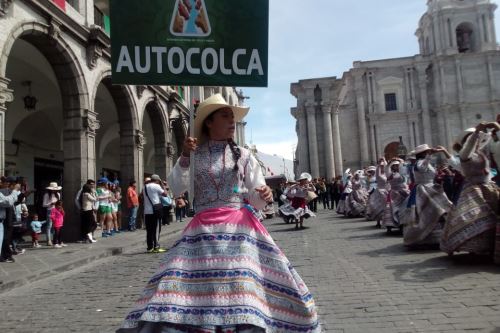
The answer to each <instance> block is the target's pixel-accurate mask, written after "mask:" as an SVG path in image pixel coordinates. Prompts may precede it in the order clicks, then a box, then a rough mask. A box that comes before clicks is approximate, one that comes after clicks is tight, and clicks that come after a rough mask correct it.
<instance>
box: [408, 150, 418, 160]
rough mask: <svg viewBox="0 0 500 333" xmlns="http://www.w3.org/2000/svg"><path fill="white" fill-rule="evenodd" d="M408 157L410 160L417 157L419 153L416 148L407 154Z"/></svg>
mask: <svg viewBox="0 0 500 333" xmlns="http://www.w3.org/2000/svg"><path fill="white" fill-rule="evenodd" d="M406 158H407V159H409V160H411V159H413V160H414V159H415V158H417V154H416V153H415V151H414V150H412V151H411V152H409V153H408V155H406Z"/></svg>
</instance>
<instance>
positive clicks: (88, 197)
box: [78, 184, 97, 243]
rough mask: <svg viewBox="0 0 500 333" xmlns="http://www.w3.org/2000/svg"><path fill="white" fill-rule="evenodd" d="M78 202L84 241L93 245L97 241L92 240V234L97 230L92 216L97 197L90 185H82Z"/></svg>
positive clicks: (93, 215)
mask: <svg viewBox="0 0 500 333" xmlns="http://www.w3.org/2000/svg"><path fill="white" fill-rule="evenodd" d="M78 201H79V202H80V207H81V218H82V230H83V232H84V234H85V237H86V238H85V241H88V242H90V243H95V242H97V241H96V240H95V239H94V237H93V234H94V231H95V229H96V228H97V222H96V219H95V214H94V206H95V203H96V201H97V196H96V193H95V191H94V189H93V187H92V185H90V184H85V185H83V187H82V190H81V192H80V198H79V200H78Z"/></svg>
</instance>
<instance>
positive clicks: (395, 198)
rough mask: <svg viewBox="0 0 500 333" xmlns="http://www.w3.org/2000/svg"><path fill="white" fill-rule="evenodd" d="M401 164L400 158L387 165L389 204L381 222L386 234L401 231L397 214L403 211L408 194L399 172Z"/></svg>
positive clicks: (403, 179) (403, 178)
mask: <svg viewBox="0 0 500 333" xmlns="http://www.w3.org/2000/svg"><path fill="white" fill-rule="evenodd" d="M402 163H403V160H401V159H400V158H394V159H392V160H391V162H390V163H389V170H390V173H389V176H388V177H387V182H388V183H389V185H390V186H391V189H390V191H389V197H388V201H389V203H388V205H387V206H386V209H385V211H384V219H383V222H382V225H383V226H384V227H385V228H386V229H387V232H388V233H390V232H391V231H392V228H399V229H401V225H400V219H399V212H400V211H401V209H403V207H404V204H405V200H406V198H407V197H408V195H409V194H410V190H409V189H408V185H407V183H406V178H405V177H404V176H403V175H401V173H400V172H399V168H400V166H401V164H402Z"/></svg>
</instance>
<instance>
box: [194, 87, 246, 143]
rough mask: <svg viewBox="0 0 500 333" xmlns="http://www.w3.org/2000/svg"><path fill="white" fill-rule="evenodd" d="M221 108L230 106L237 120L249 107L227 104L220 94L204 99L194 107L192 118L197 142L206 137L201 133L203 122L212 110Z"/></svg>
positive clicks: (202, 140) (241, 117) (243, 116)
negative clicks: (193, 117)
mask: <svg viewBox="0 0 500 333" xmlns="http://www.w3.org/2000/svg"><path fill="white" fill-rule="evenodd" d="M222 108H230V109H231V110H233V114H234V121H235V122H239V121H241V120H242V119H243V118H245V116H246V115H247V113H248V110H250V108H248V107H245V108H243V107H239V106H233V105H229V104H228V103H227V102H226V100H225V99H224V97H222V95H221V94H215V95H212V96H210V97H209V98H207V99H206V100H204V101H203V102H201V103H200V105H198V107H197V108H196V118H195V119H194V136H195V137H196V138H197V139H198V143H199V144H200V143H202V142H204V141H206V140H207V139H208V138H207V137H206V136H205V135H204V134H203V133H202V128H203V122H204V121H205V119H206V118H207V117H208V116H209V115H210V114H211V113H213V112H214V111H217V110H219V109H222Z"/></svg>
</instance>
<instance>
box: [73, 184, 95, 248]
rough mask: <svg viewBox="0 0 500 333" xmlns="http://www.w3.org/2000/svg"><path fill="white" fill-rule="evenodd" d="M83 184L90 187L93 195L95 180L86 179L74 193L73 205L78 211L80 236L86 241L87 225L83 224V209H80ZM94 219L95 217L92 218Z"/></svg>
mask: <svg viewBox="0 0 500 333" xmlns="http://www.w3.org/2000/svg"><path fill="white" fill-rule="evenodd" d="M85 185H89V186H90V187H91V189H92V192H94V195H95V181H94V180H93V179H88V180H87V182H86V183H85V184H84V185H83V186H82V188H80V190H79V191H78V193H77V194H76V196H75V207H76V208H77V209H78V211H79V212H80V238H81V240H82V241H83V242H86V241H87V240H88V237H87V233H88V231H87V229H88V228H87V227H88V226H86V225H85V222H84V219H85V217H84V216H83V212H84V211H83V209H82V190H83V187H85ZM94 220H95V218H94Z"/></svg>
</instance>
